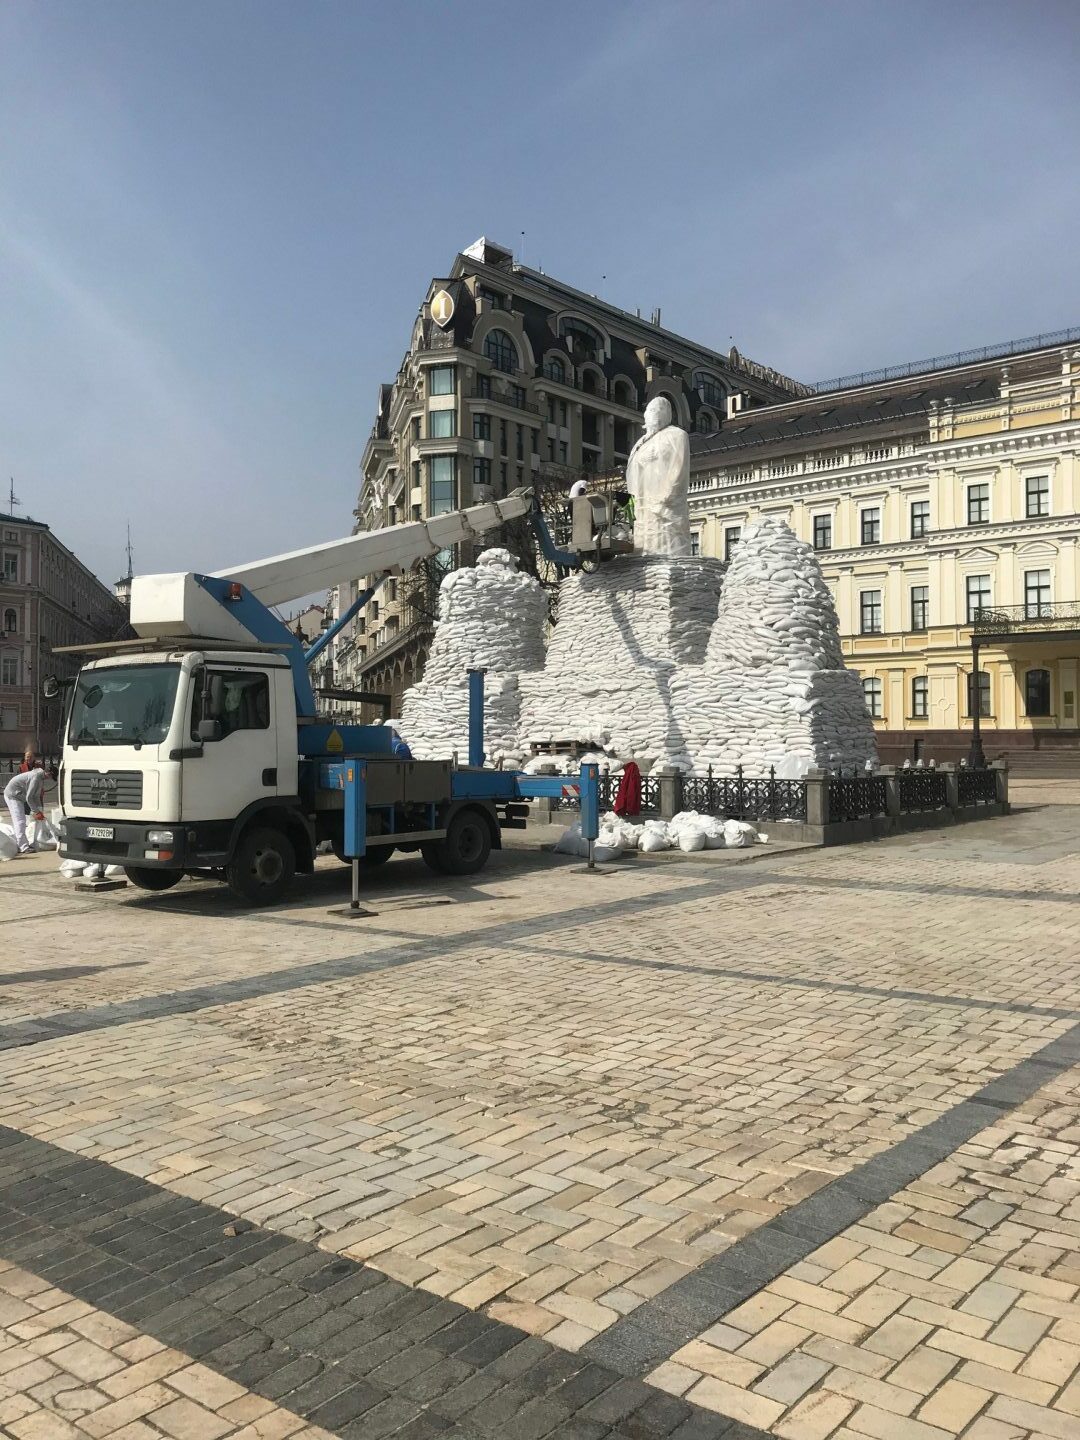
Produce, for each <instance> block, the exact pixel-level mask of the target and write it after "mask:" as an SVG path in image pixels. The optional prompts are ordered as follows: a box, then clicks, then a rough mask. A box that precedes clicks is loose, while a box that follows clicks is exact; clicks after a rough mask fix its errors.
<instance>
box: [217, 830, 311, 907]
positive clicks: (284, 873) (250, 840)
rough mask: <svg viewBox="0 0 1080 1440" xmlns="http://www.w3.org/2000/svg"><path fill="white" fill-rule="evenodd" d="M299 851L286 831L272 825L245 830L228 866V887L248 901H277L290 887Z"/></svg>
mask: <svg viewBox="0 0 1080 1440" xmlns="http://www.w3.org/2000/svg"><path fill="white" fill-rule="evenodd" d="M295 870H296V851H295V850H294V849H293V847H292V842H291V841H290V840H289V838H288V836H287V835H283V834H282V832H281V831H280V830H272V829H270V828H269V827H266V828H264V827H262V826H258V825H256V826H254V827H253V828H252V829H250V830H245V831H244V833H243V835H241V837H240V841H239V844H238V845H237V847H236V851H235V853H234V854H233V857H232V859H231V860H230V861H229V863H228V865H227V866H226V867H225V878H226V880H227V881H228V884H229V889H230V890H231V891H232V892H233V894H234V895H237V896H239V898H240V899H241V900H243V901H244V902H245V903H246V904H248V905H274V904H276V903H277V901H279V900H280V899H281V898H282V897H283V896H284V894H285V892H286V890H288V888H289V885H290V884H291V882H292V878H293V874H294V872H295Z"/></svg>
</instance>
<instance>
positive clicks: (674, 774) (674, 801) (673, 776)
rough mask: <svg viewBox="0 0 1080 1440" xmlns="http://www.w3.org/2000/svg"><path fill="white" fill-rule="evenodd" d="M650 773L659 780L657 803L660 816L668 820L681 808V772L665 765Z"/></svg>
mask: <svg viewBox="0 0 1080 1440" xmlns="http://www.w3.org/2000/svg"><path fill="white" fill-rule="evenodd" d="M652 774H653V775H655V776H656V779H657V781H658V782H659V789H660V798H659V800H658V802H657V803H658V804H659V806H660V818H661V820H670V819H671V818H672V817H673V816H675V815H678V813H679V811H680V810H681V809H682V774H681V773H680V771H678V770H675V769H670V770H669V769H668V768H667V767H665V768H664V769H662V770H654V771H653V772H652Z"/></svg>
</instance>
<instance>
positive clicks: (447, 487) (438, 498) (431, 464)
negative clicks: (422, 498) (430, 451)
mask: <svg viewBox="0 0 1080 1440" xmlns="http://www.w3.org/2000/svg"><path fill="white" fill-rule="evenodd" d="M454 461H455V457H454V456H453V455H432V457H431V459H430V460H429V461H428V514H429V515H443V514H445V513H446V511H447V510H456V509H457V494H456V491H457V485H456V481H457V470H456V467H455V463H454Z"/></svg>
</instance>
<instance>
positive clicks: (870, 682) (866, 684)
mask: <svg viewBox="0 0 1080 1440" xmlns="http://www.w3.org/2000/svg"><path fill="white" fill-rule="evenodd" d="M862 693H863V697H864V699H865V700H866V708H867V710H869V712H870V717H871V719H873V720H880V719H881V718H882V716H883V715H884V713H885V712H884V711H883V710H882V708H881V681H880V680H879V679H878V677H877V676H876V675H869V676H867V678H866V679H865V680H864V681H863V682H862Z"/></svg>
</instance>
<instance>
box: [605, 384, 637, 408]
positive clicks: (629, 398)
mask: <svg viewBox="0 0 1080 1440" xmlns="http://www.w3.org/2000/svg"><path fill="white" fill-rule="evenodd" d="M611 398H612V399H613V400H614V401H615V403H616V405H625V406H626V407H627V409H628V410H636V409H637V395H636V394H635V393H634V387H633V386H632V385H631V384H630V381H629V380H616V381H615V384H614V386H613V387H612V392H611Z"/></svg>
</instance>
